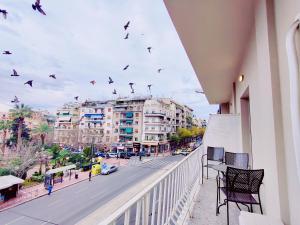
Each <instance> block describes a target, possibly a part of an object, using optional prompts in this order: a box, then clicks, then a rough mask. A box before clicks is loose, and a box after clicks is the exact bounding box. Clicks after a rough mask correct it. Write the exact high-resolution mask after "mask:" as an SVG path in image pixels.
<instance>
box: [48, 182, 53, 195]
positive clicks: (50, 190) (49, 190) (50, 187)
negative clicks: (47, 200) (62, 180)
mask: <svg viewBox="0 0 300 225" xmlns="http://www.w3.org/2000/svg"><path fill="white" fill-rule="evenodd" d="M52 188H53V186H52V185H51V184H49V186H48V195H51V192H52Z"/></svg>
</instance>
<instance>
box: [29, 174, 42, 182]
mask: <svg viewBox="0 0 300 225" xmlns="http://www.w3.org/2000/svg"><path fill="white" fill-rule="evenodd" d="M44 178H45V176H44V175H43V174H41V175H33V176H32V177H31V180H32V181H35V182H39V183H41V182H44Z"/></svg>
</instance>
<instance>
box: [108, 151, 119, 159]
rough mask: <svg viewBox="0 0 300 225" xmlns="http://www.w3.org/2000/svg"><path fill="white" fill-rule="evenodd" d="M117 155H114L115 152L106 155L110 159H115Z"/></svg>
mask: <svg viewBox="0 0 300 225" xmlns="http://www.w3.org/2000/svg"><path fill="white" fill-rule="evenodd" d="M117 155H118V153H116V152H110V153H108V156H109V157H110V158H117Z"/></svg>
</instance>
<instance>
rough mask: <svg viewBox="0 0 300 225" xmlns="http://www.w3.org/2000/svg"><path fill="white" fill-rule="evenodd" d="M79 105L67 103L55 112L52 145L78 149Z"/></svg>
mask: <svg viewBox="0 0 300 225" xmlns="http://www.w3.org/2000/svg"><path fill="white" fill-rule="evenodd" d="M79 113H80V104H79V103H68V104H65V105H64V106H63V107H62V108H60V109H58V110H57V113H56V122H55V130H54V143H58V144H65V145H68V146H72V147H78V127H79V119H80V117H79Z"/></svg>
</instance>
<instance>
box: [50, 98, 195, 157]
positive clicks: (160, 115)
mask: <svg viewBox="0 0 300 225" xmlns="http://www.w3.org/2000/svg"><path fill="white" fill-rule="evenodd" d="M192 112H193V110H192V109H191V108H189V107H187V106H185V105H181V104H179V103H176V102H175V101H173V100H171V99H167V98H163V99H152V98H151V97H139V98H137V97H136V98H118V99H116V100H111V101H86V102H84V103H82V104H79V103H78V104H77V103H76V104H66V105H64V106H63V107H62V108H60V109H58V111H57V117H56V123H55V137H54V140H55V143H59V144H62V145H69V146H73V147H76V148H80V149H82V148H84V147H85V146H90V145H92V144H93V145H95V146H97V147H98V148H100V149H105V150H113V151H119V150H120V151H121V150H127V151H139V150H140V149H143V150H146V151H151V152H162V151H166V150H168V149H169V146H168V139H169V137H170V136H171V135H173V134H175V133H176V131H177V130H178V128H180V127H184V128H189V127H191V126H192V117H193V115H192Z"/></svg>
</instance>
